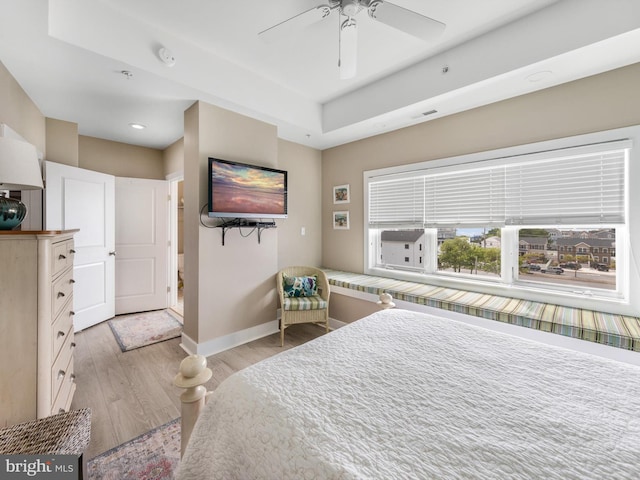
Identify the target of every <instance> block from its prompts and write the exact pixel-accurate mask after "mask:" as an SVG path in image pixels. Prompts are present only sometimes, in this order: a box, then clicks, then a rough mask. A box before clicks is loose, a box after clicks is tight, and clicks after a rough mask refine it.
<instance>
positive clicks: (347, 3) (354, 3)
mask: <svg viewBox="0 0 640 480" xmlns="http://www.w3.org/2000/svg"><path fill="white" fill-rule="evenodd" d="M361 8H362V6H361V5H360V2H359V1H358V0H342V2H341V3H340V11H341V12H342V14H343V15H345V16H347V17H355V16H356V14H357V13H358V12H359V11H360V9H361Z"/></svg>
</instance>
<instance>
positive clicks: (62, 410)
mask: <svg viewBox="0 0 640 480" xmlns="http://www.w3.org/2000/svg"><path fill="white" fill-rule="evenodd" d="M64 412H66V410H65V409H64V408H59V409H58V413H64Z"/></svg>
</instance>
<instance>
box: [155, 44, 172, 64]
mask: <svg viewBox="0 0 640 480" xmlns="http://www.w3.org/2000/svg"><path fill="white" fill-rule="evenodd" d="M158 57H160V60H161V61H162V63H164V64H165V65H166V66H167V67H173V66H174V65H175V64H176V57H174V56H173V53H171V50H169V49H168V48H165V47H160V50H158Z"/></svg>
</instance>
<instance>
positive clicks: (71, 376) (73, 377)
mask: <svg viewBox="0 0 640 480" xmlns="http://www.w3.org/2000/svg"><path fill="white" fill-rule="evenodd" d="M69 378H70V379H71V381H72V382H73V381H74V380H75V379H76V374H75V373H72V374H71V375H69Z"/></svg>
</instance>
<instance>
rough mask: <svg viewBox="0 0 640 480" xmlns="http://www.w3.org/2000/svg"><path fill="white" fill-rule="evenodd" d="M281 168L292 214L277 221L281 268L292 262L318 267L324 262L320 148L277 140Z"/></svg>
mask: <svg viewBox="0 0 640 480" xmlns="http://www.w3.org/2000/svg"><path fill="white" fill-rule="evenodd" d="M278 168H280V169H282V170H287V172H288V197H289V198H288V212H289V216H288V218H287V219H284V220H279V221H278V230H277V232H278V270H280V269H282V268H284V267H287V266H292V265H310V266H314V267H319V266H321V264H322V241H321V240H322V215H321V213H322V190H321V182H320V180H321V178H322V162H321V152H320V151H319V150H315V149H313V148H309V147H305V146H303V145H299V144H297V143H292V142H288V141H286V140H278ZM302 228H304V229H305V235H304V236H303V235H302V234H301V229H302Z"/></svg>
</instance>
